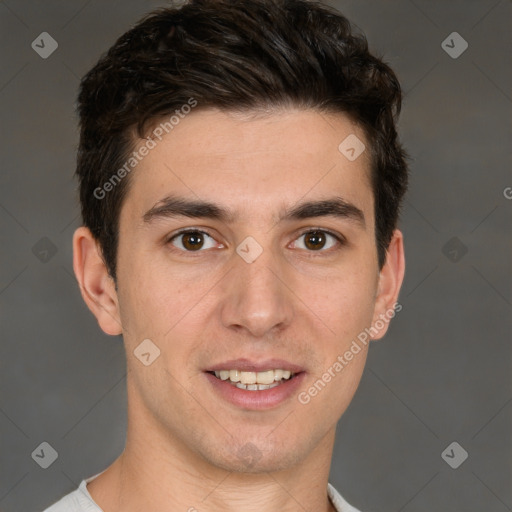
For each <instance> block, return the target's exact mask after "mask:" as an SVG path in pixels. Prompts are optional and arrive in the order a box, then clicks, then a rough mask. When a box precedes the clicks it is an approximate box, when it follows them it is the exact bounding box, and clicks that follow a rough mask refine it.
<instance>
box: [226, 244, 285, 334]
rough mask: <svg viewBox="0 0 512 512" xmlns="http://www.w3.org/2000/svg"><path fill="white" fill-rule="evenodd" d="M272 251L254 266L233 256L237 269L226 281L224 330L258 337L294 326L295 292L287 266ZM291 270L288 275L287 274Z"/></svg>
mask: <svg viewBox="0 0 512 512" xmlns="http://www.w3.org/2000/svg"><path fill="white" fill-rule="evenodd" d="M270 252H271V251H270V250H264V251H263V253H262V254H261V255H260V256H259V257H258V258H257V259H256V260H255V261H253V262H252V263H247V262H246V261H244V260H243V259H242V258H241V257H239V256H238V254H234V255H233V258H234V267H233V268H232V269H231V271H230V272H228V274H227V275H226V278H225V281H224V282H223V286H224V288H223V300H222V304H221V320H222V323H223V325H224V326H225V327H227V328H229V329H235V330H238V331H244V330H245V331H246V334H247V333H249V334H251V335H252V336H253V337H255V338H261V337H264V336H266V335H273V334H275V333H276V332H277V331H280V330H283V329H284V328H285V327H286V326H288V325H289V324H290V323H291V320H292V317H293V293H292V291H291V288H292V287H291V282H290V279H291V278H290V276H289V275H288V274H289V269H287V268H286V263H285V262H281V264H279V262H277V261H276V259H274V258H272V255H271V253H270ZM287 270H288V273H287V272H286V271H287Z"/></svg>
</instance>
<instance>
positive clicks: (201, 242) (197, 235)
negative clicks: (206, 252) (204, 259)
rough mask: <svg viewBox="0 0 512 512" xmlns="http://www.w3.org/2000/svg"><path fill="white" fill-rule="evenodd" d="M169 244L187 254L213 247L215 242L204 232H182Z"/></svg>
mask: <svg viewBox="0 0 512 512" xmlns="http://www.w3.org/2000/svg"><path fill="white" fill-rule="evenodd" d="M175 241H176V243H175ZM169 242H170V243H171V244H172V245H174V246H175V247H177V248H178V249H181V250H183V251H188V252H192V251H199V250H201V249H211V248H213V247H215V243H214V242H215V240H214V239H213V238H212V237H211V236H210V235H209V234H208V233H205V232H204V231H182V232H181V233H178V234H177V235H174V236H173V237H172V238H171V239H170V240H169ZM205 244H206V245H205ZM208 244H209V245H208Z"/></svg>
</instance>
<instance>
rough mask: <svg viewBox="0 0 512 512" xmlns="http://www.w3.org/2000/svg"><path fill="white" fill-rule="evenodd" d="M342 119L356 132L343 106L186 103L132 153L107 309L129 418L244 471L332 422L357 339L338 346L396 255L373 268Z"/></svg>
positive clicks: (295, 453)
mask: <svg viewBox="0 0 512 512" xmlns="http://www.w3.org/2000/svg"><path fill="white" fill-rule="evenodd" d="M351 134H353V135H356V136H357V137H358V139H359V140H360V141H364V143H365V144H366V145H367V143H366V141H365V137H364V134H363V132H362V131H361V129H360V128H359V127H358V126H357V125H355V124H354V123H353V122H351V121H350V120H349V119H348V118H347V117H345V116H344V115H342V114H336V115H334V114H330V115H327V114H320V113H318V112H315V111H305V110H302V111H298V110H297V111H293V110H289V111H286V112H285V113H274V114H271V115H267V116H266V117H263V116H252V117H249V116H246V117H242V116H235V115H234V114H227V113H222V112H220V111H217V110H204V111H196V112H193V113H191V114H189V115H188V116H187V117H186V118H184V119H182V120H181V121H180V123H179V124H178V125H176V126H175V127H174V129H173V130H172V131H171V132H170V133H169V134H167V135H166V136H165V137H164V138H163V139H162V140H161V141H158V140H157V144H156V147H154V148H153V149H151V150H150V151H149V153H148V154H147V156H145V157H144V158H143V159H142V160H141V162H140V163H139V164H138V165H137V167H136V170H135V171H134V172H133V173H132V175H131V176H130V180H131V183H130V187H129V191H128V194H127V196H126V198H125V199H124V202H123V207H122V209H121V214H120V237H119V247H118V260H117V287H118V288H117V292H116V296H115V299H114V301H113V303H114V304H115V307H114V310H113V312H112V314H111V315H110V316H115V317H116V319H117V320H118V322H119V324H120V325H122V332H123V336H124V343H125V347H126V353H127V364H128V369H129V373H128V390H129V391H128V392H129V404H130V405H129V408H130V409H131V410H130V412H129V414H130V419H129V421H132V419H133V421H137V422H139V424H140V425H142V424H145V425H146V426H147V425H150V426H151V428H152V429H154V430H155V431H157V430H158V431H159V432H162V433H165V434H164V435H165V436H166V438H167V439H170V440H172V443H171V444H173V445H175V446H179V447H180V450H182V451H185V452H187V453H188V454H189V455H190V456H193V457H198V459H199V460H202V461H207V462H208V463H210V464H213V465H215V466H217V467H221V468H224V469H228V470H239V471H240V470H241V471H254V472H257V471H270V470H277V469H285V468H289V467H292V466H293V465H294V464H298V463H300V461H302V460H304V459H306V458H307V457H308V455H310V454H311V453H312V452H313V451H314V450H315V449H316V447H317V446H319V445H320V444H321V442H322V440H323V439H325V438H326V436H327V437H329V435H330V434H333V432H334V429H335V425H336V422H337V421H338V420H339V418H340V416H341V415H342V414H343V412H344V411H345V409H346V408H347V406H348V404H349V403H350V401H351V399H352V397H353V395H354V393H355V390H356V388H357V385H358V383H359V380H360V378H361V374H362V372H363V368H364V364H365V360H366V355H367V345H364V344H362V343H359V344H358V345H359V351H358V352H357V353H355V354H354V351H353V357H351V358H350V360H347V358H346V357H344V354H345V353H346V352H347V351H350V349H351V346H352V347H353V342H354V340H356V339H357V336H358V335H360V333H361V332H363V331H364V329H365V328H369V327H370V326H371V325H372V324H373V323H374V322H375V320H376V319H378V318H379V314H382V313H384V312H385V311H386V309H389V307H391V304H393V303H394V301H395V300H396V295H397V293H398V288H399V286H400V283H401V276H400V275H399V274H400V271H397V270H396V265H395V267H394V266H393V265H391V266H390V265H387V266H385V267H384V269H383V270H382V272H379V268H378V263H377V250H376V243H375V227H374V213H373V208H374V201H373V194H372V190H371V186H370V176H369V155H368V151H364V152H363V153H362V154H361V155H360V156H359V157H358V158H357V159H355V160H353V161H351V160H349V159H348V158H346V156H345V155H344V154H343V153H341V152H340V150H339V149H338V146H339V145H340V143H341V142H342V141H343V140H344V139H345V138H346V137H347V136H349V135H351ZM184 231H185V232H184ZM394 240H395V242H396V237H395V239H394ZM398 241H399V242H401V239H398ZM395 242H393V244H395V246H396V245H397V244H396V243H395ZM398 245H399V246H400V247H401V245H400V243H399V244H398ZM398 266H399V265H398ZM99 320H100V325H101V324H102V321H101V319H100V318H99ZM105 322H108V320H105ZM105 330H107V331H108V329H105ZM384 332H385V328H384V329H382V330H381V333H380V335H379V336H381V335H383V334H384ZM379 336H376V337H379ZM143 340H151V341H150V342H148V341H146V342H144V343H146V345H142V346H141V345H140V344H141V342H143ZM139 346H141V347H145V350H144V351H145V352H148V353H150V354H151V355H150V356H149V357H147V356H146V358H147V360H146V362H148V359H149V360H150V361H151V363H150V364H147V365H145V364H143V363H142V362H141V360H140V359H139V358H138V357H136V356H135V355H134V351H135V353H138V351H140V350H141V349H140V347H139ZM156 347H158V350H159V351H160V352H159V356H158V357H156V359H153V358H154V357H155V354H156V353H157V349H156ZM339 356H341V358H342V360H343V361H344V363H343V365H342V369H341V370H340V369H339V368H340V366H339V365H340V364H341V362H340V357H339ZM336 362H338V366H337V365H336ZM230 370H231V371H230ZM272 370H278V371H272ZM280 370H284V372H283V371H280ZM215 372H217V373H216V374H215ZM221 372H222V373H221ZM258 372H261V373H259V374H258ZM287 372H289V373H290V375H291V378H290V379H288V380H285V377H287V375H288V373H287ZM254 374H256V375H254ZM326 374H329V375H330V378H328V377H329V375H328V376H327V377H326ZM216 375H217V376H216ZM227 376H229V378H227ZM255 378H256V379H257V380H256V383H254V380H255ZM237 380H241V381H242V382H238V387H237V385H236V383H234V382H232V381H237ZM319 380H320V381H321V384H319V382H318V381H319ZM242 383H249V384H244V385H243V386H242ZM251 383H253V384H251ZM258 383H259V384H258ZM315 383H316V387H315ZM259 385H261V386H262V387H261V388H259V387H257V386H259ZM255 387H256V389H255ZM242 388H243V389H242ZM311 388H315V389H316V392H315V391H311Z"/></svg>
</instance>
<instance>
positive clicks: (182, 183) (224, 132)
mask: <svg viewBox="0 0 512 512" xmlns="http://www.w3.org/2000/svg"><path fill="white" fill-rule="evenodd" d="M158 126H159V125H158V123H156V124H155V125H154V126H153V127H152V128H151V130H154V129H155V127H158ZM151 130H150V132H151ZM161 131H162V130H161ZM150 135H151V134H150ZM151 137H152V139H153V141H154V142H155V145H154V146H153V148H152V149H150V150H149V151H148V152H147V154H146V155H145V156H144V157H143V158H142V159H141V160H140V162H139V163H138V165H137V167H136V170H135V172H133V173H132V174H131V176H130V181H131V183H130V187H129V191H128V194H127V197H126V198H125V203H126V204H128V209H129V210H133V211H137V212H138V213H139V214H140V212H141V211H146V210H147V209H148V208H150V207H152V206H153V205H154V204H156V203H157V202H158V201H159V200H161V199H162V198H163V197H165V196H169V195H180V196H183V197H188V198H190V199H203V200H215V201H216V202H217V203H219V204H225V205H226V206H227V207H229V209H230V210H232V211H234V212H236V213H237V217H238V218H240V219H242V218H243V217H244V216H247V217H251V218H255V216H256V217H257V218H263V217H264V216H265V215H271V216H275V215H276V214H277V213H279V211H282V209H283V208H285V207H290V206H291V205H293V204H294V203H297V201H298V200H300V199H302V200H304V199H321V198H323V197H332V196H333V195H340V196H342V197H343V198H344V199H346V200H348V201H350V202H352V203H357V205H358V207H359V208H361V209H362V210H364V211H365V214H366V215H365V216H366V217H367V218H368V216H370V217H371V215H369V214H370V212H371V211H373V194H372V192H371V181H370V155H369V151H368V148H367V146H368V145H367V143H366V140H365V136H364V133H363V131H362V129H361V128H360V127H359V126H358V125H357V124H356V123H354V122H353V121H352V120H351V119H350V118H349V117H347V116H345V115H344V114H326V113H320V112H318V111H313V110H287V111H281V112H272V113H266V114H261V113H254V112H247V113H232V112H221V111H218V110H215V109H209V110H197V111H193V112H192V113H190V114H188V115H186V116H184V117H182V118H180V119H179V122H178V123H175V124H173V125H172V129H168V132H166V131H163V135H162V136H161V137H160V138H159V137H155V136H151ZM160 139H161V140H160ZM346 141H348V143H347V142H346ZM145 143H146V141H145V140H140V141H139V142H138V144H137V147H136V151H137V148H141V147H142V146H143V145H144V144H145ZM347 144H348V146H347ZM363 145H364V146H366V149H364V150H362V152H361V154H360V155H359V156H358V157H357V158H355V159H353V158H348V157H353V155H354V151H357V152H359V151H361V148H362V147H363ZM347 147H348V149H349V152H348V153H347V151H346V150H347ZM352 148H353V149H354V151H352V152H350V151H351V149H352ZM356 156H357V153H356ZM126 204H125V206H126ZM123 208H124V206H123Z"/></svg>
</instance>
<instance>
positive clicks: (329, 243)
mask: <svg viewBox="0 0 512 512" xmlns="http://www.w3.org/2000/svg"><path fill="white" fill-rule="evenodd" d="M302 238H304V242H302V246H301V244H300V243H299V245H298V246H297V243H298V242H294V246H295V247H297V248H298V249H307V250H310V251H319V250H322V249H324V250H325V249H331V248H332V247H334V246H335V245H336V244H337V243H341V240H340V238H339V237H337V236H336V235H333V234H331V233H328V232H327V231H323V230H319V229H318V230H313V231H308V232H306V233H302V235H300V237H299V238H297V240H301V239H302Z"/></svg>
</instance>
